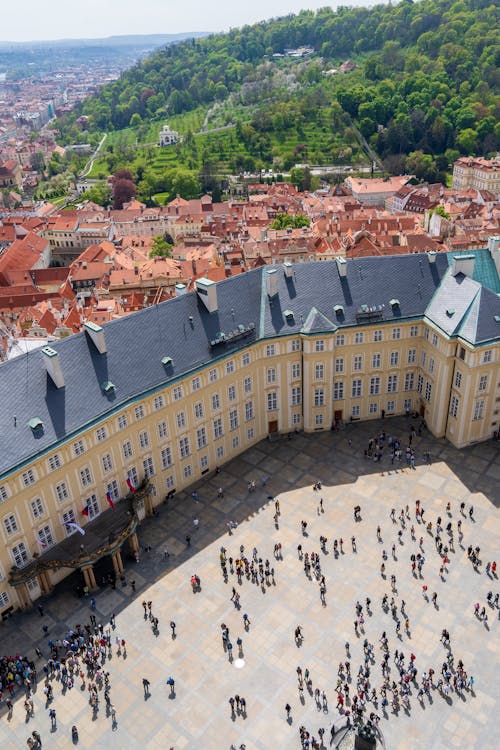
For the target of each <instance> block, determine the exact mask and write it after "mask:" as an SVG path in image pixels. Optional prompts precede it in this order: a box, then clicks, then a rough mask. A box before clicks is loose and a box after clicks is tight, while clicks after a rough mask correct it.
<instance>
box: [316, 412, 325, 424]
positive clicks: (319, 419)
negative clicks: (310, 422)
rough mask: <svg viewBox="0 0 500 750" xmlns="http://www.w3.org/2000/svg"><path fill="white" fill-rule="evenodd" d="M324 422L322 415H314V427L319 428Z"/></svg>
mask: <svg viewBox="0 0 500 750" xmlns="http://www.w3.org/2000/svg"><path fill="white" fill-rule="evenodd" d="M324 421H325V418H324V416H323V414H315V416H314V424H315V425H316V427H319V426H321V425H322V424H324Z"/></svg>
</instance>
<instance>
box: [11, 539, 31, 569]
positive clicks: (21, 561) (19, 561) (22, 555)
mask: <svg viewBox="0 0 500 750" xmlns="http://www.w3.org/2000/svg"><path fill="white" fill-rule="evenodd" d="M12 558H13V560H14V563H15V565H16V566H17V567H18V568H22V567H23V566H24V565H26V563H27V562H29V555H28V550H27V549H26V545H25V543H24V542H19V544H16V546H15V547H12Z"/></svg>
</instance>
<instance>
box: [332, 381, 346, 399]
mask: <svg viewBox="0 0 500 750" xmlns="http://www.w3.org/2000/svg"><path fill="white" fill-rule="evenodd" d="M333 398H334V399H335V400H336V401H342V400H343V398H344V381H343V380H335V381H334V383H333Z"/></svg>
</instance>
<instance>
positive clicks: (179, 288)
mask: <svg viewBox="0 0 500 750" xmlns="http://www.w3.org/2000/svg"><path fill="white" fill-rule="evenodd" d="M183 294H186V285H185V284H176V285H175V296H176V297H182V295H183Z"/></svg>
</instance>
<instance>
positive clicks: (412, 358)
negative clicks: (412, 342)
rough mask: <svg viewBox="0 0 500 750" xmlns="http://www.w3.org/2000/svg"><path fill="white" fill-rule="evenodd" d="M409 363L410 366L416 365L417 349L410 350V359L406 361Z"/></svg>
mask: <svg viewBox="0 0 500 750" xmlns="http://www.w3.org/2000/svg"><path fill="white" fill-rule="evenodd" d="M406 361H407V363H408V364H409V365H414V364H415V362H416V361H417V350H416V349H408V357H407V359H406Z"/></svg>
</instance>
